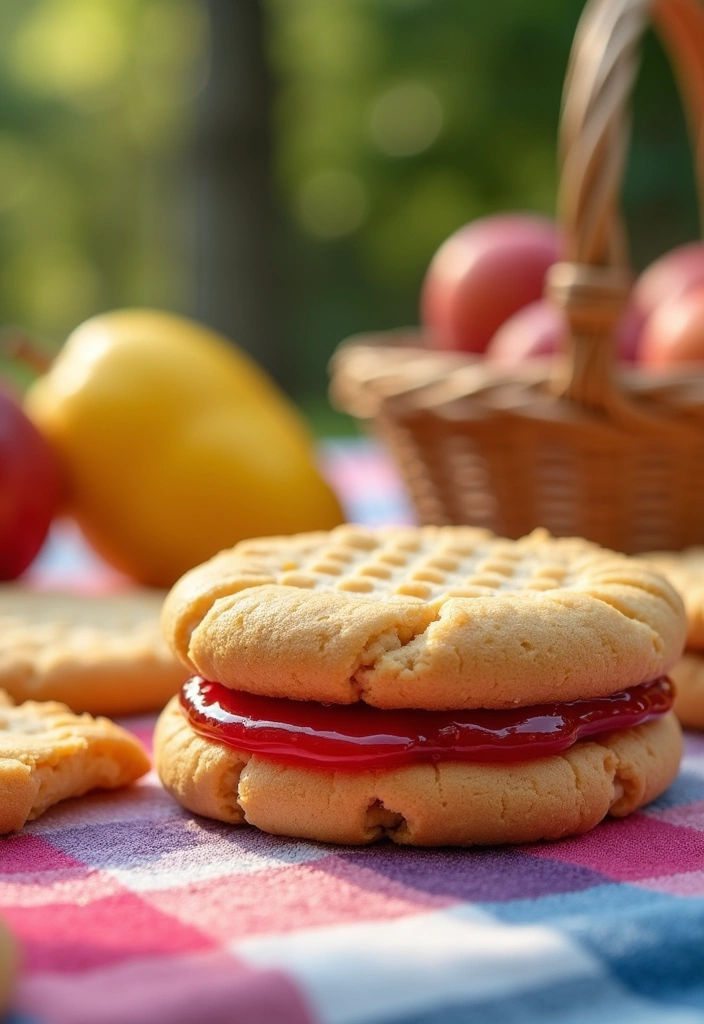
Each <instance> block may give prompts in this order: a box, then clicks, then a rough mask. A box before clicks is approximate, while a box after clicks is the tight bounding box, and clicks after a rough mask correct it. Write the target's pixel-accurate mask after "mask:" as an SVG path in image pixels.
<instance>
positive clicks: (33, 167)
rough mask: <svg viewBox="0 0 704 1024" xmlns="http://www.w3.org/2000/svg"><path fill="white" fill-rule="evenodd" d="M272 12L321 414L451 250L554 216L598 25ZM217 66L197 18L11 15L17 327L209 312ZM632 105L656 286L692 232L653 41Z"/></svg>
mask: <svg viewBox="0 0 704 1024" xmlns="http://www.w3.org/2000/svg"><path fill="white" fill-rule="evenodd" d="M233 2H234V0H233ZM236 2H254V0H236ZM263 3H264V9H265V13H266V15H267V24H268V40H267V46H268V52H269V55H270V63H271V68H272V72H273V75H274V80H275V106H274V110H273V112H272V126H273V133H274V143H275V154H276V167H275V183H276V199H277V202H278V204H279V207H280V210H281V215H282V216H281V221H282V224H283V231H282V238H281V252H280V254H279V259H280V262H281V266H282V269H283V276H284V279H285V280H286V281H287V283H288V294H287V296H286V297H285V300H286V302H287V306H288V310H289V329H288V332H287V338H286V339H285V343H286V344H290V345H292V346H294V348H295V352H296V356H297V358H296V366H297V378H296V380H295V381H294V382H293V384H294V389H295V390H296V392H297V394H298V395H299V396H300V397H301V398H303V397H307V396H309V395H311V394H312V395H317V396H320V395H321V394H322V392H323V390H324V387H325V365H326V362H327V358H328V356H329V354H330V352H331V351H332V349H333V348H334V346H335V345H336V344H337V342H338V341H339V340H340V339H341V338H343V337H344V336H346V335H348V334H350V333H353V332H356V331H363V330H373V329H378V328H385V327H391V326H397V325H400V324H404V323H409V322H413V321H415V320H416V318H417V298H418V290H419V286H420V282H421V280H422V276H423V273H424V270H425V268H426V266H427V264H428V261H429V259H430V257H431V255H432V253H433V251H434V250H435V248H436V247H437V246H438V245H439V243H440V242H441V241H442V240H443V238H445V237H446V236H447V235H448V234H449V233H450V232H451V231H453V230H454V229H455V228H457V227H458V226H460V225H461V224H462V223H464V222H466V221H467V220H469V219H471V218H473V217H477V216H480V215H482V214H485V213H488V212H491V211H498V210H503V209H533V210H539V211H543V212H550V211H552V209H553V208H554V200H555V189H556V175H555V133H556V126H557V119H558V113H559V104H560V92H561V87H562V78H563V74H564V67H565V63H566V60H567V56H568V52H569V46H570V43H571V39H572V35H573V32H574V28H575V25H576V22H577V18H578V16H579V12H580V9H581V6H582V5H581V2H580V0H533V2H532V3H526V2H525V0H501V3H493V4H492V3H486V2H485V0H334V2H331V0H263ZM207 68H208V23H207V14H206V8H205V6H204V5H203V4H202V3H201V2H200V0H4V2H3V4H2V6H1V7H0V303H1V304H2V319H3V321H4V322H6V323H8V322H13V323H21V324H23V325H24V326H25V327H26V328H27V329H28V330H30V331H31V332H34V333H36V334H38V335H40V336H42V337H44V338H46V339H47V340H48V341H50V342H52V343H55V344H58V343H60V341H61V340H62V339H63V338H64V337H65V336H66V334H67V333H68V331H69V330H70V329H71V327H73V326H74V325H75V324H77V323H78V322H80V321H81V320H83V319H85V318H86V317H87V316H89V315H90V314H92V313H94V312H96V311H99V310H101V309H105V308H110V307H114V306H125V305H135V304H149V305H153V306H163V307H167V308H171V309H175V310H180V311H184V312H188V310H189V309H190V308H192V307H193V305H194V287H195V284H194V282H195V273H194V268H193V266H192V257H191V254H190V253H191V246H190V233H191V230H192V218H193V216H194V208H195V204H194V203H193V197H192V183H191V182H190V180H189V172H188V167H189V160H188V154H189V148H190V147H191V146H192V145H193V144H194V143H193V140H194V138H195V123H196V118H197V115H198V94H199V90H200V89H201V87H202V85H203V83H204V81H205V77H206V75H207ZM635 108H636V118H635V134H634V143H633V146H632V150H631V159H630V163H629V171H628V180H627V185H626V190H625V205H626V210H627V215H628V218H629V221H630V223H631V227H632V241H633V252H634V262H635V263H636V265H638V266H640V265H643V264H644V263H645V262H647V261H648V260H649V259H651V258H652V257H653V256H655V255H657V254H658V253H659V252H661V251H663V250H664V249H666V248H667V247H669V246H671V245H673V244H676V243H677V242H679V241H684V240H685V239H687V238H690V237H692V236H693V235H694V234H695V233H696V213H695V204H694V190H693V184H692V172H691V167H690V154H689V150H688V146H687V142H686V136H685V131H684V126H683V119H682V116H681V113H680V109H679V102H678V99H677V96H676V93H675V90H674V86H673V84H672V78H671V74H670V71H669V68H668V66H667V64H666V62H665V60H664V58H663V56H662V54H661V53H660V51H659V49H658V48H657V46H656V45H655V44H654V42H653V41H652V40H649V42H648V45H647V46H646V51H645V59H644V72H643V75H642V76H641V80H640V83H639V86H638V91H637V96H636V104H635ZM262 287H263V288H265V287H266V282H262ZM318 404H319V402H318Z"/></svg>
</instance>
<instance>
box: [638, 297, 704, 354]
mask: <svg viewBox="0 0 704 1024" xmlns="http://www.w3.org/2000/svg"><path fill="white" fill-rule="evenodd" d="M640 358H641V362H642V363H643V364H644V365H645V366H651V367H666V366H672V365H673V364H677V363H694V362H700V361H702V360H704V281H703V282H702V284H701V285H700V286H699V287H698V288H697V287H695V288H692V289H691V290H690V291H686V292H684V293H680V294H679V295H676V296H675V297H674V298H671V299H670V300H669V301H667V302H663V303H662V305H660V306H658V307H657V309H655V311H654V312H653V313H652V314H651V315H650V316H649V317H648V320H647V321H646V324H645V327H644V328H643V339H642V343H641V350H640Z"/></svg>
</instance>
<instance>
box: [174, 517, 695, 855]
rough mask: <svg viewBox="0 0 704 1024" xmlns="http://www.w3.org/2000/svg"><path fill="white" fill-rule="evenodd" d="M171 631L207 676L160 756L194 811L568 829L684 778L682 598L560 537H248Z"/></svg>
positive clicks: (188, 596)
mask: <svg viewBox="0 0 704 1024" xmlns="http://www.w3.org/2000/svg"><path fill="white" fill-rule="evenodd" d="M162 623H163V628H164V632H165V635H166V638H167V640H168V641H169V643H170V645H171V648H172V650H173V651H174V653H175V654H176V655H177V656H178V657H179V658H180V659H181V660H182V662H183V663H184V665H185V666H187V668H188V670H189V672H190V673H191V675H192V678H191V679H190V680H189V682H188V683H187V684H186V685H185V686H184V687H183V688H182V691H181V693H180V695H179V696H178V697H177V698H174V699H172V701H171V702H170V703H169V704H168V705H167V707H166V709H165V710H164V712H163V713H162V715H161V717H160V719H159V722H158V724H157V730H156V735H155V757H156V765H157V769H158V771H159V774H160V776H161V779H162V781H163V783H164V785H165V786H166V788H167V789H168V790H169V791H170V792H171V793H172V794H173V795H174V796H175V798H176V799H177V800H178V801H179V802H180V803H182V804H183V806H185V807H186V808H188V809H189V810H192V811H194V812H196V813H199V814H203V815H206V816H209V817H212V818H216V819H218V820H221V821H228V822H232V823H238V822H243V821H247V822H249V823H251V824H253V825H256V826H258V827H260V828H262V829H264V830H265V831H268V832H272V833H276V834H284V835H291V836H298V837H302V838H310V839H319V840H323V841H327V842H340V843H368V842H371V841H373V840H375V839H378V838H380V837H382V836H388V837H389V838H391V839H392V840H393V841H395V842H399V843H408V844H416V845H424V846H425V845H442V844H455V845H467V846H469V845H473V844H494V843H506V842H526V841H530V840H536V839H556V838H559V837H560V836H564V835H570V834H575V833H579V832H584V831H586V830H587V829H589V828H591V827H593V826H594V825H595V824H597V822H599V821H600V820H602V818H604V817H605V815H607V814H609V813H610V814H612V815H614V816H623V815H626V814H628V813H630V812H631V811H633V810H635V809H636V808H637V807H640V806H642V805H643V804H645V803H647V802H648V801H650V800H652V799H653V798H654V797H656V796H657V795H658V794H659V793H661V792H662V791H663V790H664V789H665V788H666V787H667V786H668V785H669V783H670V782H671V781H672V779H673V778H674V776H675V774H676V772H677V769H678V766H679V761H680V756H681V734H680V729H679V726H678V723H677V721H676V719H675V717H674V715H673V714H672V713H671V711H670V708H671V705H672V699H673V691H672V687H671V684H670V683H669V680H667V678H666V673H667V672H668V670H669V669H670V667H671V666H672V665H673V664H674V663H675V662H676V660H677V658H678V656H679V654H680V652H681V650H682V646H683V643H684V637H685V630H686V619H685V615H684V609H683V606H682V602H681V599H680V598H679V596H678V595H677V593H676V592H675V591H674V589H673V588H672V587H671V586H670V584H668V582H667V581H666V580H665V579H664V578H662V577H661V576H660V575H658V574H657V573H656V572H655V571H654V570H653V569H651V568H650V567H648V566H647V565H643V564H639V563H638V562H636V561H634V560H632V559H629V558H627V557H626V556H623V555H618V554H615V553H613V552H610V551H605V550H603V549H601V548H599V547H597V546H596V545H593V544H589V543H587V542H586V541H582V540H576V539H560V540H557V539H554V538H552V537H550V536H549V535H547V534H546V533H544V532H543V531H539V532H536V533H534V534H531V535H530V536H529V537H525V538H523V539H521V540H519V541H509V540H504V539H501V538H498V537H495V536H494V535H493V534H491V533H489V532H487V531H484V530H479V529H474V528H470V527H423V528H411V527H409V528H391V527H389V528H384V529H379V530H369V529H364V528H361V527H352V526H346V527H340V528H339V529H337V530H334V531H332V532H330V533H315V534H304V535H299V536H295V537H290V538H265V539H262V540H256V541H246V542H243V543H241V544H239V545H237V547H235V548H233V549H232V550H230V551H225V552H222V553H221V554H220V555H218V556H216V557H215V558H214V559H212V560H211V561H209V562H207V563H205V564H204V565H202V566H199V567H197V568H196V569H194V570H191V571H190V572H189V573H187V574H186V575H185V576H184V577H182V579H181V580H180V581H179V582H178V583H177V584H176V585H175V587H174V588H173V589H172V591H171V592H170V594H169V595H168V597H167V599H166V601H165V604H164V609H163V615H162Z"/></svg>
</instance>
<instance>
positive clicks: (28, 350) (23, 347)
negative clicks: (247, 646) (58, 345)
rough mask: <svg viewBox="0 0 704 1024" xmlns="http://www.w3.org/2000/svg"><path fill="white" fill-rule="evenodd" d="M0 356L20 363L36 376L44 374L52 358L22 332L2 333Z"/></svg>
mask: <svg viewBox="0 0 704 1024" xmlns="http://www.w3.org/2000/svg"><path fill="white" fill-rule="evenodd" d="M0 354H2V355H3V356H4V357H5V358H6V359H10V360H12V361H13V362H17V363H22V364H23V365H24V366H26V367H27V368H28V369H30V370H32V371H33V372H34V373H36V374H37V375H41V374H43V373H46V371H47V370H48V369H49V367H50V366H51V364H52V362H53V357H52V356H51V355H50V353H49V352H47V350H46V349H45V348H43V347H42V346H41V345H39V344H37V342H36V341H35V340H34V338H31V337H30V336H29V335H28V334H25V332H24V331H21V330H17V329H10V330H8V331H4V332H3V334H2V337H1V339H0Z"/></svg>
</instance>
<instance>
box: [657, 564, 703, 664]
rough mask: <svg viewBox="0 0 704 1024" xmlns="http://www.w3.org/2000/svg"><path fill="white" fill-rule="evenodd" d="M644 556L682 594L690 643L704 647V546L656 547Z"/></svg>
mask: <svg viewBox="0 0 704 1024" xmlns="http://www.w3.org/2000/svg"><path fill="white" fill-rule="evenodd" d="M643 557H644V558H646V559H647V560H648V562H650V564H651V565H653V566H655V568H656V569H657V570H658V572H661V573H662V574H663V575H664V576H666V577H667V579H668V580H669V581H670V583H672V585H673V587H675V589H676V590H678V591H679V593H680V594H681V595H682V598H683V600H684V606H685V609H686V610H687V621H688V630H687V646H688V647H692V648H694V649H695V650H698V651H704V547H696V548H687V550H686V551H653V552H652V553H650V554H648V555H644V556H643Z"/></svg>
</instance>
